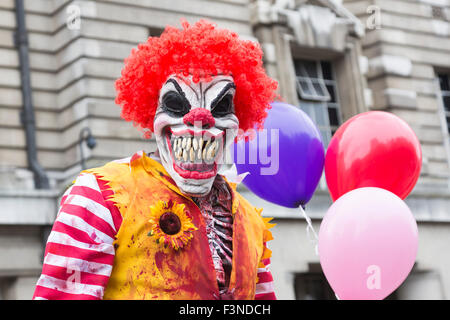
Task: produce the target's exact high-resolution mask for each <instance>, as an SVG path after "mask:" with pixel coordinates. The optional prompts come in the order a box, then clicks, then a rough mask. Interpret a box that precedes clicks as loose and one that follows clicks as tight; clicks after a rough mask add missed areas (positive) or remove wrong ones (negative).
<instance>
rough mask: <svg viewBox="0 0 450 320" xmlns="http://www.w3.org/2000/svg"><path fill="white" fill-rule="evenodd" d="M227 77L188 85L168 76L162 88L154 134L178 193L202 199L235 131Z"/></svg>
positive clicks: (231, 87) (231, 88) (231, 85)
mask: <svg viewBox="0 0 450 320" xmlns="http://www.w3.org/2000/svg"><path fill="white" fill-rule="evenodd" d="M235 90H236V88H235V85H234V82H233V78H232V77H231V76H224V75H219V76H215V77H213V78H212V80H211V81H208V82H207V81H200V82H198V83H194V82H193V81H192V78H191V77H188V78H179V77H177V76H175V75H172V76H170V77H169V78H168V80H167V81H166V82H165V84H164V85H163V86H162V88H161V90H160V94H159V104H158V108H157V110H156V114H155V121H154V130H155V131H154V132H155V137H156V143H157V146H158V150H159V155H160V158H161V163H162V165H163V166H164V168H165V169H166V171H167V172H168V173H169V174H170V176H171V177H172V178H173V179H174V181H175V183H176V184H177V186H178V187H179V188H180V190H181V191H182V192H183V193H185V194H187V195H191V196H201V195H205V194H207V193H208V192H209V191H210V189H211V186H212V183H213V181H214V179H215V177H216V175H217V172H218V170H219V169H220V166H221V165H222V164H223V162H224V155H225V150H227V148H228V147H229V145H230V144H231V143H232V142H233V140H234V138H235V137H236V134H237V130H238V127H239V121H238V119H237V117H236V115H235V113H234V104H233V98H234V94H235Z"/></svg>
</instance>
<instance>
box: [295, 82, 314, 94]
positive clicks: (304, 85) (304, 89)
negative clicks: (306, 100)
mask: <svg viewBox="0 0 450 320" xmlns="http://www.w3.org/2000/svg"><path fill="white" fill-rule="evenodd" d="M298 84H299V85H300V93H301V94H307V95H312V94H313V93H314V92H313V90H312V87H311V85H310V84H309V83H308V82H307V81H304V80H299V81H298Z"/></svg>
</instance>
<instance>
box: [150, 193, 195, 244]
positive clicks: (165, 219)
mask: <svg viewBox="0 0 450 320" xmlns="http://www.w3.org/2000/svg"><path fill="white" fill-rule="evenodd" d="M184 207H185V205H184V204H177V203H176V202H173V201H172V200H170V201H169V202H165V201H161V200H160V201H158V202H157V203H156V204H155V205H154V206H151V207H150V212H151V213H150V215H151V216H150V220H149V222H150V223H151V225H152V229H151V231H150V232H149V233H148V235H149V236H154V237H155V238H156V242H157V243H161V242H162V243H163V244H164V246H165V247H166V246H168V245H171V246H172V248H174V249H175V250H178V249H180V248H183V247H184V246H186V245H187V244H188V242H189V241H190V240H191V239H192V237H193V234H192V233H193V231H195V230H198V229H197V227H195V225H194V224H193V223H192V217H191V216H190V214H189V212H187V211H186V210H185V208H184Z"/></svg>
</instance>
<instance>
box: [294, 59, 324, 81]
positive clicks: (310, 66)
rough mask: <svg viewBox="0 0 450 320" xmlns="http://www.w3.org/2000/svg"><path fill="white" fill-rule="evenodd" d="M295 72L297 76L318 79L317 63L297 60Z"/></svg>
mask: <svg viewBox="0 0 450 320" xmlns="http://www.w3.org/2000/svg"><path fill="white" fill-rule="evenodd" d="M295 69H296V70H295V71H296V73H297V75H299V76H303V77H309V78H318V77H319V75H318V74H317V63H316V62H315V61H308V60H297V62H296V67H295Z"/></svg>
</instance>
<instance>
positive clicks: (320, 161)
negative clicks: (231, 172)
mask: <svg viewBox="0 0 450 320" xmlns="http://www.w3.org/2000/svg"><path fill="white" fill-rule="evenodd" d="M232 154H233V160H234V163H235V164H236V168H237V171H238V173H239V174H241V173H244V172H249V173H250V174H249V175H247V176H246V177H245V179H244V180H243V183H244V185H246V186H247V187H248V188H249V189H250V190H251V191H253V192H254V193H255V194H256V195H257V196H259V197H261V198H263V199H265V200H267V201H270V202H273V203H276V204H278V205H281V206H285V207H288V208H298V207H299V206H300V205H302V206H304V205H305V204H306V203H307V202H308V201H309V200H310V199H311V197H312V196H313V193H314V191H315V190H316V188H317V184H318V183H319V180H320V177H321V175H322V171H323V165H324V160H325V155H324V148H323V144H322V139H321V136H320V133H319V130H318V129H317V128H316V126H315V125H314V123H313V122H312V120H311V119H310V118H309V117H308V115H307V114H306V113H305V112H303V111H302V110H300V109H299V108H297V107H294V106H292V105H289V104H286V103H281V102H274V103H272V108H271V109H270V110H269V111H268V116H267V118H266V120H265V122H264V130H262V131H256V135H255V138H254V139H253V140H251V141H249V142H245V141H243V140H240V141H238V142H237V143H235V144H233V148H232Z"/></svg>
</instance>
